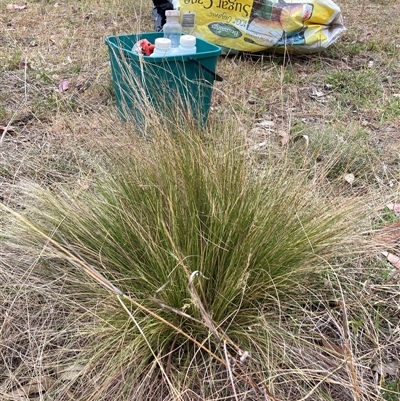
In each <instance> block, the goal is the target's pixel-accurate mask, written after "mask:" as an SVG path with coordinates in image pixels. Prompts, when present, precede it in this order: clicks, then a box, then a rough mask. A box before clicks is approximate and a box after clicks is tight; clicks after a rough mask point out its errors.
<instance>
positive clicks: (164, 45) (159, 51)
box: [150, 38, 171, 57]
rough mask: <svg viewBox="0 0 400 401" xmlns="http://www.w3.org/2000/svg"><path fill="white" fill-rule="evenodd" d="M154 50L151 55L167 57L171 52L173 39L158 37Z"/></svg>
mask: <svg viewBox="0 0 400 401" xmlns="http://www.w3.org/2000/svg"><path fill="white" fill-rule="evenodd" d="M154 45H155V48H154V51H153V53H151V54H150V57H166V56H169V55H170V54H171V40H170V39H167V38H157V39H156V40H155V41H154Z"/></svg>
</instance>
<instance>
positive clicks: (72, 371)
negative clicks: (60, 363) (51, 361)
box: [60, 365, 85, 381]
mask: <svg viewBox="0 0 400 401" xmlns="http://www.w3.org/2000/svg"><path fill="white" fill-rule="evenodd" d="M84 369H85V367H84V366H83V365H68V366H65V367H64V368H63V369H62V371H61V372H60V373H61V375H60V379H61V380H62V381H71V380H74V379H76V377H78V376H79V375H80V374H81V373H82V372H83V370H84Z"/></svg>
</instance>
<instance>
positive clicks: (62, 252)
mask: <svg viewBox="0 0 400 401" xmlns="http://www.w3.org/2000/svg"><path fill="white" fill-rule="evenodd" d="M184 128H185V127H183V128H182V127H181V131H184ZM130 142H131V143H129V140H128V141H126V142H125V148H124V149H118V151H116V150H115V149H114V150H113V149H110V148H109V149H108V150H106V153H107V157H108V158H109V159H108V162H107V165H108V166H109V167H108V168H107V169H104V170H103V174H102V178H101V179H100V180H98V181H96V182H94V184H93V185H92V187H91V188H89V189H88V190H86V191H84V192H82V193H80V194H79V195H78V196H77V197H74V198H73V197H71V195H70V193H68V191H67V192H65V193H64V194H61V195H57V196H54V195H51V194H50V193H49V192H47V193H42V194H41V196H40V198H41V202H39V205H40V206H39V207H38V209H37V211H38V213H37V214H36V215H34V217H32V218H31V219H32V222H33V224H34V225H35V226H36V227H37V228H38V229H39V231H40V232H41V233H42V234H41V235H40V236H39V238H40V237H41V236H42V238H41V241H39V243H42V240H43V237H44V238H47V240H48V247H49V249H52V250H53V252H52V251H51V252H50V254H51V255H52V256H56V257H57V258H58V259H59V260H60V262H54V261H53V262H52V264H51V266H52V267H51V269H53V273H52V274H54V273H55V272H56V274H60V275H61V274H63V271H64V267H63V266H65V263H64V262H65V261H67V262H70V263H72V265H73V266H75V267H78V268H79V267H80V268H82V266H83V270H84V271H86V272H89V274H90V275H91V276H92V277H94V278H95V282H96V281H97V283H100V284H103V286H105V287H106V288H107V289H109V290H110V291H111V292H113V291H114V292H115V293H116V294H117V295H119V301H118V297H115V298H113V300H110V307H108V308H104V307H101V308H99V309H97V314H98V316H99V318H100V321H99V323H98V326H96V327H94V328H93V332H92V333H91V335H89V336H88V338H91V339H92V340H91V341H93V343H92V346H90V347H88V348H87V349H86V351H84V352H83V354H82V355H84V356H81V357H82V358H83V359H85V358H88V355H92V356H91V358H90V362H88V361H87V360H86V364H88V363H89V365H90V366H92V369H89V371H90V372H91V373H90V376H91V375H95V381H96V382H97V381H100V382H101V383H102V384H101V390H99V393H98V395H96V396H93V395H92V397H94V398H93V399H106V398H103V396H104V397H106V395H107V394H110V392H111V393H112V392H113V391H114V390H115V389H114V385H115V386H117V388H118V389H117V390H115V391H117V394H119V397H122V398H119V399H130V398H129V397H128V395H127V394H133V393H132V392H135V391H137V392H140V391H141V389H142V388H143V386H144V388H148V387H146V385H145V384H144V383H147V386H150V384H149V383H150V382H151V381H153V380H155V377H160V376H159V375H161V376H162V377H163V380H162V382H163V383H164V385H160V386H161V387H160V388H159V389H158V390H154V391H155V393H157V394H158V395H159V396H161V394H163V396H162V397H163V399H170V398H169V397H172V398H174V397H175V398H174V399H176V397H177V394H180V395H179V397H181V396H182V391H183V389H191V391H196V388H197V389H199V388H200V389H201V390H198V391H199V392H200V393H201V392H204V393H203V397H210V396H212V395H213V393H215V394H217V393H218V394H220V396H222V394H223V393H224V391H225V396H227V397H228V395H227V394H228V393H229V391H232V390H231V388H232V385H231V384H229V380H228V378H229V375H228V374H227V372H228V371H229V369H228V367H229V366H230V364H231V363H233V362H232V360H234V358H235V357H237V358H240V355H243V353H249V354H250V355H252V358H253V359H254V360H255V361H257V362H256V363H255V364H254V366H251V365H252V364H253V363H250V364H249V366H248V367H247V368H246V369H247V370H248V371H247V373H243V374H242V373H238V371H237V369H238V368H237V367H236V368H235V369H236V370H235V372H234V373H233V374H232V375H233V376H232V377H235V381H237V382H238V384H237V385H238V386H239V387H241V388H242V390H243V391H244V390H246V389H247V390H246V391H251V390H252V391H256V392H257V391H258V392H259V391H260V390H259V387H258V386H261V387H262V388H264V391H269V390H268V388H269V387H270V385H266V384H265V383H266V380H267V381H268V380H270V381H271V380H272V379H271V378H270V379H268V377H269V376H270V374H271V373H270V371H269V370H270V369H265V367H266V366H269V365H270V364H271V363H272V364H273V362H271V359H270V358H271V355H273V354H276V353H277V354H280V352H281V351H282V350H281V348H280V345H279V343H280V342H281V341H282V338H281V335H282V334H280V335H277V334H276V333H277V332H280V331H282V330H281V329H278V327H279V320H280V319H281V318H282V316H280V317H278V316H276V315H275V314H278V315H281V313H282V312H281V311H280V309H281V308H282V305H283V304H284V303H285V302H288V303H291V302H292V300H293V299H296V298H297V299H298V300H300V299H301V298H303V297H308V296H309V295H310V289H309V288H308V287H309V284H310V282H311V283H314V284H315V283H319V284H318V285H320V286H322V284H323V277H324V273H323V272H324V271H326V269H327V268H328V267H329V260H331V259H332V258H333V257H335V256H336V255H338V254H339V253H346V252H350V251H354V244H355V242H356V241H357V235H356V231H357V225H356V224H357V222H359V221H360V219H361V214H360V213H359V210H360V209H357V208H356V207H355V203H353V201H351V200H349V199H347V200H346V202H345V203H343V204H338V202H337V201H336V200H333V199H330V198H329V196H328V195H327V194H323V193H322V191H320V190H318V189H317V188H315V186H314V185H313V183H312V182H311V181H308V180H307V176H306V174H305V173H302V172H297V171H296V170H295V169H294V168H293V166H292V165H291V164H290V163H289V162H288V161H287V160H286V161H285V159H284V158H283V157H282V158H281V160H280V161H278V162H277V160H276V158H275V159H274V160H275V161H274V162H273V163H272V162H267V163H266V164H265V167H264V170H263V171H261V172H260V171H257V173H255V172H254V171H253V170H252V167H251V166H252V164H251V163H249V154H248V152H247V150H246V146H245V145H244V141H243V140H242V138H241V137H240V136H239V135H236V134H234V132H232V131H231V130H229V129H227V128H224V127H221V126H220V125H219V126H218V127H217V126H216V127H214V131H213V130H210V131H209V132H208V133H203V134H201V135H200V134H199V133H197V132H193V131H190V130H187V131H186V132H185V133H184V134H183V133H182V132H179V133H177V134H173V135H171V134H170V133H168V132H165V130H160V132H158V131H157V132H154V133H153V136H152V139H151V140H144V139H140V138H131V139H130ZM271 160H272V159H271ZM110 166H111V167H110ZM336 199H337V198H336ZM28 231H29V232H30V234H35V236H37V235H38V232H37V231H36V229H32V227H31V228H30V229H29V230H28ZM30 234H29V235H30ZM24 236H25V235H24ZM57 272H58V273H57ZM93 272H94V273H93ZM98 273H99V274H98ZM74 274H75V273H74V269H72V270H71V269H68V273H67V275H68V276H69V275H72V276H73V275H74ZM79 274H81V273H79ZM84 281H85V280H83V282H84ZM114 286H115V287H114ZM91 288H92V290H91V291H94V292H93V295H92V297H93V299H98V297H102V296H104V295H102V294H103V293H104V290H101V289H98V290H94V289H95V288H96V287H93V285H92V286H91ZM305 288H308V289H305ZM285 300H286V301H285ZM268 310H269V311H271V310H272V311H275V312H274V313H272V314H271V312H267V311H268ZM267 316H268V317H267ZM270 331H271V332H272V333H270ZM285 337H286V338H287V341H289V342H292V341H294V340H293V339H290V337H291V336H290V335H289V334H288V333H287V334H286V335H285ZM283 341H284V340H283ZM223 344H225V348H224V346H223ZM275 348H276V349H275ZM88 349H90V352H89V351H88ZM268 350H270V351H271V354H270V352H269V351H268ZM227 355H229V358H230V360H231V362H229V363H227V362H226V360H227V359H226V358H227ZM245 355H246V354H245ZM280 355H281V357H282V354H280ZM245 359H246V358H245ZM274 359H275V358H274ZM276 359H277V360H278V359H279V358H278V357H276ZM260 363H261V365H259V364H260ZM277 363H278V362H277ZM279 363H280V362H279ZM282 363H283V364H285V363H286V362H282ZM236 364H238V362H236ZM289 364H291V363H289ZM238 366H239V365H238ZM275 368H276V366H275ZM196 369H197V373H196ZM221 369H222V370H221ZM271 369H272V368H271ZM166 371H168V372H169V373H166ZM171 371H173V372H174V375H173V377H172V378H171V377H170V372H171ZM182 371H184V372H187V373H186V375H184V374H181V373H179V372H182ZM96 372H97V373H96ZM191 372H194V373H191ZM251 372H252V374H255V375H256V379H253V378H252V375H251V374H250V373H251ZM105 373H107V374H105ZM188 375H189V376H188ZM214 375H215V377H218V376H221V377H223V379H221V380H222V382H223V383H224V384H223V385H221V386H220V385H218V380H217V381H216V382H215V383H214V385H213V386H211V387H210V388H209V390H205V388H204V387H203V386H202V384H201V381H202V380H204V379H205V377H208V380H209V378H210V377H213V376H214ZM114 376H118V377H119V376H123V377H124V380H125V384H122V383H120V384H118V385H117V384H115V383H114V382H113V381H112V380H111V379H110V377H114ZM278 376H279V375H278ZM92 380H94V379H93V378H92ZM227 380H228V382H226V381H227ZM117 381H118V380H117ZM277 382H279V380H277ZM271 383H272V382H270V384H271ZM75 386H77V384H76V383H75ZM199 386H200V387H199ZM226 386H227V388H229V389H230V390H229V391H228V392H226V391H227V390H226ZM89 387H90V386H89ZM89 387H87V390H88V389H89ZM273 387H274V386H273V385H272V388H273ZM289 387H291V386H289ZM132 388H135V389H136V390H133V389H132ZM224 388H225V390H223V389H224ZM113 389H114V390H113ZM257 389H258V390H257ZM307 389H308V386H305V389H304V391H308V390H309V389H308V390H307ZM79 391H83V389H80V390H79ZM88 391H89V390H88ZM158 391H160V393H158ZM284 391H285V390H281V389H278V390H277V392H278V393H279V392H283V393H284ZM300 392H301V391H300ZM100 394H102V395H100ZM137 394H138V393H137ZM137 394H136V396H137ZM167 394H169V395H167ZM215 394H214V395H215ZM154 396H155V395H154V394H153V395H151V396H149V397H150V398H149V399H151V397H154ZM259 396H260V394H259ZM96 397H100V398H96ZM141 397H144V395H143V394H142V395H141ZM172 398H171V399H172ZM81 399H87V398H81ZM90 399H92V398H90ZM143 399H145V398H143ZM152 399H154V398H152Z"/></svg>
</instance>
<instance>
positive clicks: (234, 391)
mask: <svg viewBox="0 0 400 401" xmlns="http://www.w3.org/2000/svg"><path fill="white" fill-rule="evenodd" d="M224 353H225V360H226V367H227V369H228V373H229V379H230V381H231V384H232V390H233V396H234V397H235V400H236V401H239V400H238V396H237V393H236V387H235V382H234V380H233V374H232V368H231V364H230V361H229V356H228V350H227V349H226V341H224Z"/></svg>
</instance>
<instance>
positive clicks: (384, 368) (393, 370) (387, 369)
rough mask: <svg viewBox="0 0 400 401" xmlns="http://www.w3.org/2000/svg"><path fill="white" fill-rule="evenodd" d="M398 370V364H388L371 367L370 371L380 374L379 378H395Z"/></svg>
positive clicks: (399, 367)
mask: <svg viewBox="0 0 400 401" xmlns="http://www.w3.org/2000/svg"><path fill="white" fill-rule="evenodd" d="M399 369H400V362H398V361H394V362H388V363H385V364H379V365H373V366H372V367H371V370H372V371H373V372H376V373H378V374H380V375H381V376H387V375H389V376H397V372H398V371H399Z"/></svg>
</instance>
